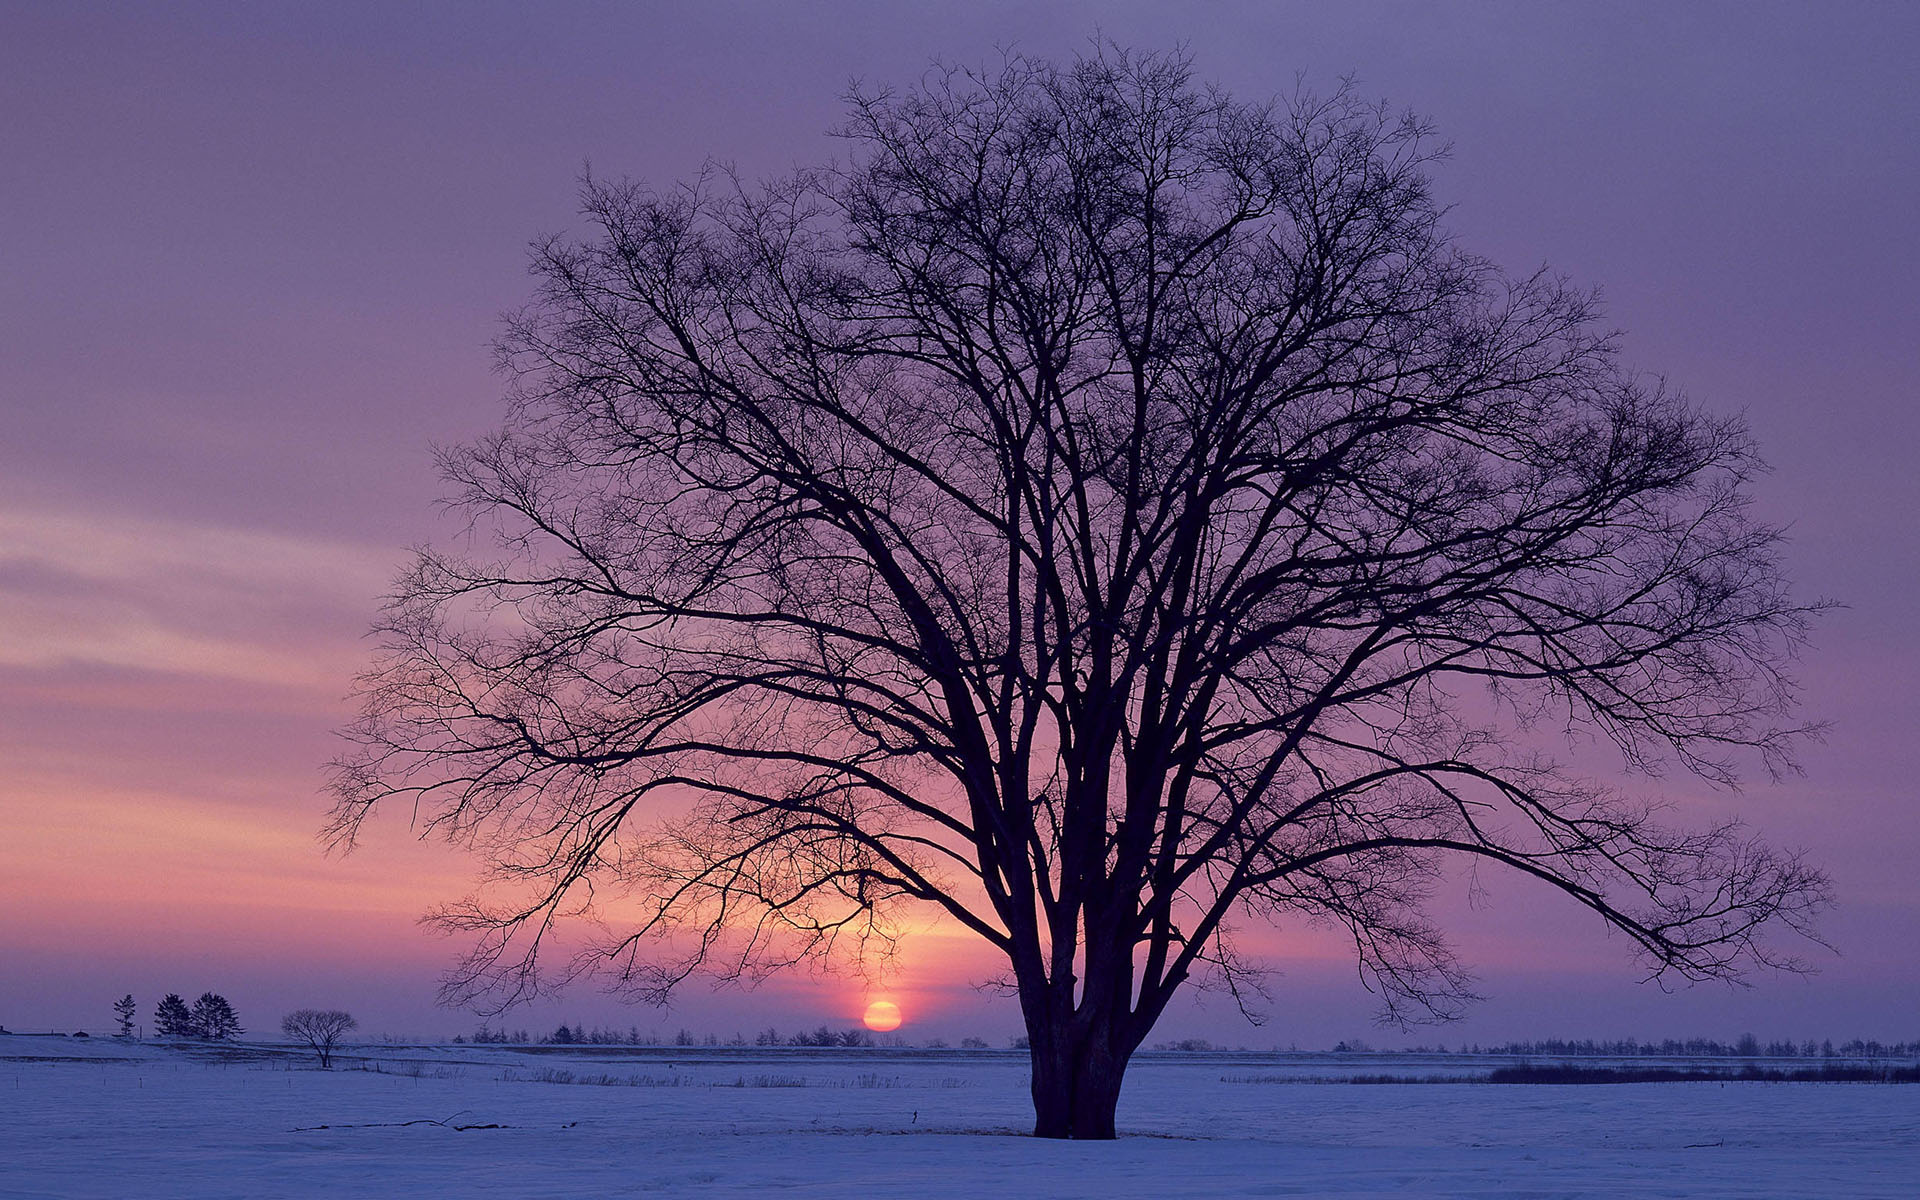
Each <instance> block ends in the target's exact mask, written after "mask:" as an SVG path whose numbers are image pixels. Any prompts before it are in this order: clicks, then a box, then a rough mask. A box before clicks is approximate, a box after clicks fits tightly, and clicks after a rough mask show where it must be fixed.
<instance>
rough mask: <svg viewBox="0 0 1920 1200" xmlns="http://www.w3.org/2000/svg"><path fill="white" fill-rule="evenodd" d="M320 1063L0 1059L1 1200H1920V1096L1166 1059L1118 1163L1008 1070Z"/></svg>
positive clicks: (770, 1058)
mask: <svg viewBox="0 0 1920 1200" xmlns="http://www.w3.org/2000/svg"><path fill="white" fill-rule="evenodd" d="M311 1063H312V1059H311V1056H308V1057H306V1058H304V1059H303V1058H300V1057H298V1056H295V1055H294V1054H292V1052H290V1051H284V1050H277V1049H275V1048H272V1047H242V1048H237V1049H235V1050H228V1051H216V1050H209V1049H204V1048H203V1049H183V1048H172V1047H166V1046H158V1045H152V1044H139V1045H127V1044H122V1043H117V1042H114V1041H112V1040H110V1039H93V1040H91V1041H77V1040H70V1039H67V1038H57V1037H49V1038H40V1037H19V1036H13V1037H5V1038H0V1197H7V1198H9V1200H11V1198H14V1197H114V1198H120V1197H142V1198H146V1197H152V1198H162V1197H195V1198H201V1197H209V1198H210V1197H246V1198H249V1200H259V1198H267V1197H309V1196H312V1197H320V1196H325V1197H346V1196H420V1197H469V1196H471V1197H502V1198H504V1197H541V1198H543V1200H552V1198H557V1197H613V1196H639V1195H648V1196H653V1195H689V1196H749V1195H753V1196H758V1195H761V1194H763V1193H777V1194H780V1195H785V1196H794V1197H816V1196H818V1197H855V1198H861V1200H864V1198H867V1197H872V1198H874V1200H934V1198H943V1197H967V1198H968V1200H972V1198H975V1197H1022V1196H1034V1197H1054V1196H1060V1197H1068V1196H1074V1197H1097V1198H1099V1200H1115V1198H1118V1197H1129V1196H1143V1197H1144V1196H1154V1197H1168V1196H1320V1195H1339V1196H1382V1197H1384V1196H1396V1197H1405V1196H1472V1197H1522V1196H1525V1197H1544V1196H1554V1197H1562V1196H1567V1197H1571V1196H1591V1197H1620V1196H1725V1197H1735V1196H1738V1197H1812V1196H1832V1197H1895V1196H1898V1197H1912V1196H1915V1195H1920V1085H1884V1084H1812V1083H1776V1084H1769V1083H1724V1084H1723V1083H1666V1084H1620V1085H1606V1086H1585V1087H1567V1086H1494V1085H1486V1084H1468V1083H1460V1084H1450V1083H1448V1084H1364V1085H1363V1084H1337V1083H1314V1082H1300V1081H1299V1080H1302V1079H1306V1078H1311V1077H1323V1078H1324V1077H1327V1076H1331V1075H1337V1074H1349V1075H1350V1074H1355V1073H1368V1072H1375V1071H1384V1072H1391V1073H1394V1074H1401V1075H1428V1074H1438V1073H1444V1072H1445V1071H1446V1070H1459V1069H1461V1068H1462V1067H1463V1066H1465V1067H1468V1068H1476V1069H1480V1070H1484V1069H1485V1068H1486V1066H1487V1065H1489V1064H1487V1063H1484V1062H1481V1063H1473V1062H1470V1061H1466V1062H1463V1060H1461V1059H1458V1058H1450V1059H1431V1060H1425V1059H1416V1058H1410V1057H1405V1056H1393V1057H1384V1056H1383V1057H1364V1058H1357V1057H1356V1056H1352V1055H1342V1056H1324V1055H1264V1054H1247V1055H1232V1054H1206V1055H1193V1054H1178V1055H1174V1054H1168V1055H1149V1056H1146V1057H1145V1058H1143V1059H1142V1060H1140V1061H1138V1062H1137V1063H1136V1065H1135V1066H1134V1067H1133V1069H1132V1071H1131V1072H1130V1074H1129V1077H1128V1085H1127V1091H1126V1094H1125V1096H1124V1098H1123V1100H1122V1104H1121V1113H1120V1123H1121V1126H1122V1129H1123V1130H1124V1136H1123V1137H1122V1138H1121V1140H1120V1141H1118V1142H1114V1143H1107V1144H1094V1143H1058V1142H1040V1141H1035V1140H1033V1139H1031V1138H1027V1137H1023V1136H1020V1133H1021V1131H1022V1130H1024V1129H1025V1128H1026V1127H1027V1125H1028V1123H1029V1121H1030V1119H1031V1117H1030V1114H1029V1111H1028V1108H1027V1100H1026V1095H1025V1088H1026V1065H1025V1062H1024V1059H1023V1057H1022V1056H1020V1055H1016V1054H1013V1053H1009V1052H1004V1051H1000V1052H966V1051H947V1052H942V1051H924V1050H922V1051H897V1050H820V1051H809V1050H791V1049H772V1050H760V1049H751V1050H724V1049H723V1050H709V1049H697V1050H678V1049H642V1050H632V1049H622V1048H611V1047H609V1048H604V1049H603V1048H594V1049H586V1048H545V1047H543V1048H539V1049H538V1050H533V1051H529V1050H516V1049H504V1048H500V1047H475V1046H431V1047H377V1048H376V1047H362V1046H355V1047H350V1048H349V1049H348V1050H347V1051H346V1053H345V1056H344V1057H343V1058H342V1059H341V1060H340V1061H339V1062H338V1064H337V1066H336V1069H335V1070H333V1071H331V1072H321V1071H318V1070H314V1069H312V1066H311ZM1723 1065H1724V1064H1723ZM1275 1079H1283V1080H1289V1081H1288V1082H1273V1080H1275Z"/></svg>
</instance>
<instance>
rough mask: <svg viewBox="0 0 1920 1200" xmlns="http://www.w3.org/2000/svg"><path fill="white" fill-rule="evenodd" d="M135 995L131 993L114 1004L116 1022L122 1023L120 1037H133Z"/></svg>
mask: <svg viewBox="0 0 1920 1200" xmlns="http://www.w3.org/2000/svg"><path fill="white" fill-rule="evenodd" d="M135 1007H136V1006H135V1005H134V1003H133V993H131V992H129V993H127V994H126V995H124V996H122V997H120V998H119V999H118V1000H115V1001H114V1002H113V1017H114V1020H116V1021H118V1022H120V1036H121V1037H132V1036H133V1010H134V1008H135Z"/></svg>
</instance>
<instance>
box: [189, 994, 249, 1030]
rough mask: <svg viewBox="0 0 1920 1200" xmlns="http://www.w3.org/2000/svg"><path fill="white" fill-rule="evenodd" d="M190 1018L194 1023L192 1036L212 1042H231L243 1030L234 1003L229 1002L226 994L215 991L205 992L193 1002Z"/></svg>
mask: <svg viewBox="0 0 1920 1200" xmlns="http://www.w3.org/2000/svg"><path fill="white" fill-rule="evenodd" d="M189 1019H190V1020H191V1022H192V1025H193V1032H192V1036H194V1037H198V1038H205V1039H206V1040H208V1041H210V1042H230V1041H232V1040H233V1039H234V1037H235V1036H237V1035H238V1034H240V1033H242V1032H243V1030H242V1029H241V1028H240V1018H239V1017H238V1016H237V1015H235V1013H234V1011H233V1005H231V1004H228V1003H227V998H226V997H225V996H221V995H217V994H216V993H213V992H203V993H202V994H201V996H200V998H199V999H198V1000H195V1001H194V1002H193V1013H192V1015H191V1017H190V1018H189Z"/></svg>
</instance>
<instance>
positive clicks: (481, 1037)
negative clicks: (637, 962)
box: [453, 1023, 1019, 1050]
mask: <svg viewBox="0 0 1920 1200" xmlns="http://www.w3.org/2000/svg"><path fill="white" fill-rule="evenodd" d="M1015 1040H1016V1041H1018V1040H1019V1039H1015ZM453 1041H454V1044H455V1045H474V1046H681V1047H695V1046H713V1047H719V1046H732V1047H741V1046H815V1047H833V1046H840V1047H859V1046H872V1045H875V1044H876V1043H875V1039H874V1036H873V1034H871V1033H869V1032H868V1031H867V1030H864V1029H860V1028H857V1027H853V1028H847V1029H834V1028H833V1027H831V1026H828V1025H821V1026H819V1027H818V1028H816V1029H813V1030H811V1031H801V1032H799V1033H782V1032H781V1031H780V1030H779V1029H777V1028H774V1027H771V1026H769V1027H768V1028H766V1029H762V1030H760V1031H759V1032H758V1033H755V1034H754V1035H753V1036H752V1037H751V1038H749V1037H747V1036H746V1035H745V1034H742V1033H734V1034H731V1035H729V1036H726V1037H722V1036H720V1035H719V1034H716V1033H704V1034H703V1033H695V1032H694V1031H692V1030H691V1029H681V1030H678V1031H677V1032H675V1033H673V1034H671V1035H666V1036H663V1035H661V1034H660V1033H658V1032H657V1031H655V1030H651V1029H648V1030H642V1029H640V1028H639V1027H638V1026H634V1027H630V1028H627V1029H624V1030H623V1029H604V1028H592V1029H589V1028H588V1027H587V1026H585V1025H568V1024H565V1023H562V1024H561V1025H560V1026H559V1027H558V1028H556V1029H555V1030H554V1031H553V1032H552V1033H549V1034H543V1035H540V1036H538V1037H536V1036H534V1035H533V1034H531V1033H529V1032H528V1031H527V1030H524V1029H515V1030H505V1029H494V1028H492V1027H490V1026H485V1025H483V1026H481V1027H480V1028H479V1029H476V1030H474V1031H473V1032H472V1033H469V1034H457V1035H455V1037H454V1039H453ZM886 1044H889V1045H896V1044H897V1045H905V1044H907V1043H905V1042H903V1041H900V1040H899V1039H897V1038H891V1039H888V1040H887V1042H886ZM926 1045H927V1047H928V1048H929V1049H945V1048H946V1047H947V1043H946V1042H945V1041H943V1040H941V1039H939V1038H935V1039H933V1040H931V1041H929V1042H928V1043H926ZM959 1045H960V1048H961V1049H962V1050H984V1049H986V1048H987V1042H986V1039H984V1038H977V1037H965V1038H961V1039H960V1043H959Z"/></svg>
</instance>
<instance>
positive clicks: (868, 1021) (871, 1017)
mask: <svg viewBox="0 0 1920 1200" xmlns="http://www.w3.org/2000/svg"><path fill="white" fill-rule="evenodd" d="M860 1020H861V1021H862V1022H863V1023H864V1024H865V1025H866V1027H867V1028H868V1029H871V1030H873V1031H874V1032H875V1033H890V1032H892V1031H893V1030H895V1029H898V1028H900V1006H899V1005H898V1004H895V1003H894V1002H893V1001H891V1000H875V1001H874V1002H873V1003H872V1004H869V1005H867V1011H866V1012H865V1013H863V1014H862V1015H861V1017H860Z"/></svg>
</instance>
